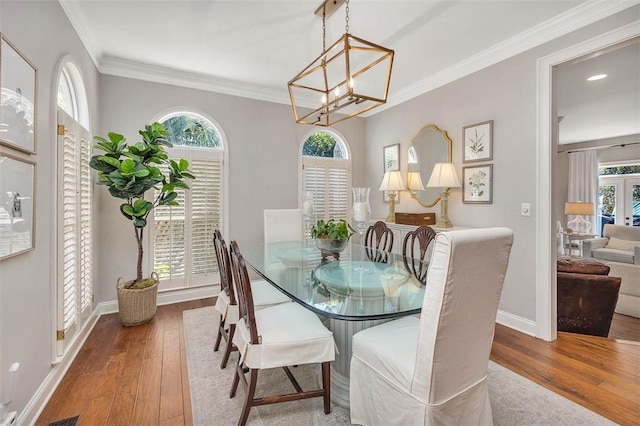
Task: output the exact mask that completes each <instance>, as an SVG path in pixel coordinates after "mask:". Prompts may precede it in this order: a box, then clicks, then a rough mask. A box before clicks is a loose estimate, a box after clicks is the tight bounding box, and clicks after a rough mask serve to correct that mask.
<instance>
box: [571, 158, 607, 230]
mask: <svg viewBox="0 0 640 426" xmlns="http://www.w3.org/2000/svg"><path fill="white" fill-rule="evenodd" d="M596 154H597V153H596V150H589V151H578V152H570V153H569V191H568V194H567V201H568V202H575V201H581V202H585V203H593V204H594V205H595V207H596V212H597V211H598V208H599V206H598V201H597V200H598V157H597V155H596ZM574 217H575V216H572V215H570V216H567V221H570V220H573V219H574ZM585 219H586V220H588V221H589V222H591V231H590V232H593V231H594V230H595V229H596V222H595V216H585Z"/></svg>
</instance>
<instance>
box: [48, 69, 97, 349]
mask: <svg viewBox="0 0 640 426" xmlns="http://www.w3.org/2000/svg"><path fill="white" fill-rule="evenodd" d="M57 89H58V91H57V97H56V109H57V119H58V127H57V128H58V132H57V133H58V135H57V137H58V144H57V148H56V149H57V162H58V166H57V169H58V177H57V187H58V191H57V194H58V198H57V204H58V214H57V225H56V227H57V233H58V238H57V241H58V243H57V244H58V246H57V250H56V253H57V256H58V258H57V261H56V265H57V280H56V281H57V286H58V289H57V291H56V294H57V306H56V316H57V331H58V332H57V344H56V352H57V356H63V355H64V354H65V352H66V349H67V348H68V347H69V343H70V342H71V341H72V340H73V338H74V337H75V336H76V335H77V333H78V331H79V330H80V329H82V327H83V326H84V325H86V324H87V320H88V318H89V316H90V314H91V311H92V310H93V261H92V258H93V224H92V217H93V214H92V197H93V195H92V194H93V189H92V185H91V170H90V168H89V161H90V160H91V145H92V143H91V134H90V132H89V130H88V128H89V109H88V101H87V96H86V91H85V88H84V83H83V81H82V75H81V73H80V70H79V69H78V67H77V66H76V65H75V64H74V63H73V62H72V61H71V60H70V59H67V58H65V60H64V61H63V62H62V64H61V66H60V72H59V77H58V88H57Z"/></svg>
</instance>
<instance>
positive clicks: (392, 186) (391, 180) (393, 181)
mask: <svg viewBox="0 0 640 426" xmlns="http://www.w3.org/2000/svg"><path fill="white" fill-rule="evenodd" d="M405 189H407V188H406V187H405V186H404V182H403V181H402V175H401V174H400V172H399V171H393V172H385V173H384V177H383V178H382V183H381V184H380V191H403V190H405Z"/></svg>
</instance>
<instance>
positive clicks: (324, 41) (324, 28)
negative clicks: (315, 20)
mask: <svg viewBox="0 0 640 426" xmlns="http://www.w3.org/2000/svg"><path fill="white" fill-rule="evenodd" d="M326 11H327V8H326V6H324V7H323V8H322V51H323V52H324V51H325V50H327V25H326Z"/></svg>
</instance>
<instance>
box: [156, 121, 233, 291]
mask: <svg viewBox="0 0 640 426" xmlns="http://www.w3.org/2000/svg"><path fill="white" fill-rule="evenodd" d="M158 121H160V122H161V123H163V124H164V126H165V128H166V129H167V130H169V132H171V137H170V138H169V141H170V142H171V143H172V144H173V148H169V149H168V150H167V151H168V153H169V154H170V156H171V157H174V158H184V159H186V160H187V161H189V169H190V170H191V171H192V172H193V174H194V175H195V177H196V179H195V180H193V181H189V182H188V184H189V187H190V190H188V191H181V192H180V193H179V196H178V202H179V204H180V205H179V206H175V207H170V206H160V207H158V208H156V209H155V210H154V223H153V260H152V262H153V264H152V270H154V271H156V272H157V273H158V276H159V277H160V280H161V281H162V289H163V290H167V289H175V288H186V287H194V286H202V285H210V284H214V283H217V282H218V280H219V277H218V274H217V263H216V258H215V250H214V247H213V244H212V242H211V241H212V240H211V239H212V238H213V232H214V230H215V229H216V228H219V229H222V228H223V210H224V209H223V201H224V196H223V187H224V186H223V177H224V173H223V165H224V161H223V160H224V138H223V133H222V132H221V130H220V127H219V126H218V125H216V124H214V123H213V121H212V120H211V119H208V118H206V117H204V116H203V115H201V114H197V113H194V112H188V111H179V112H174V113H171V114H167V115H164V116H162V117H161V118H160V119H159V120H158Z"/></svg>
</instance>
